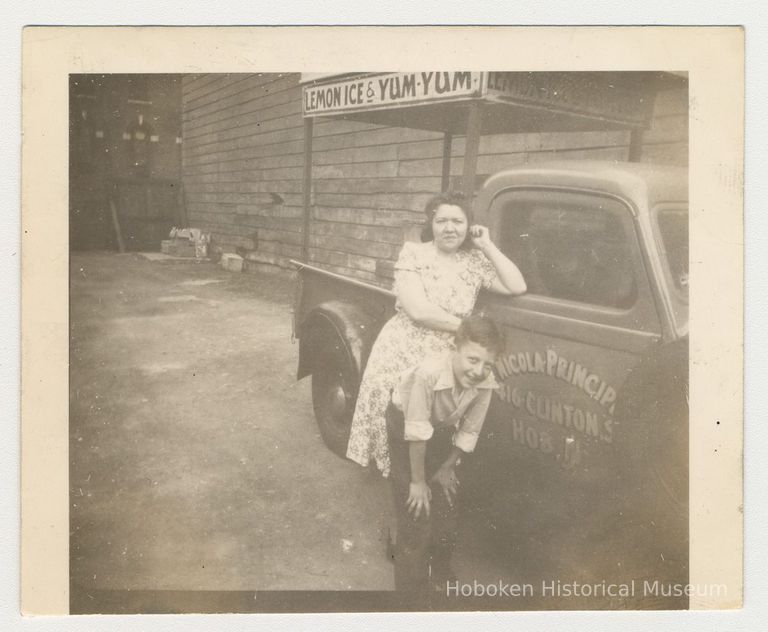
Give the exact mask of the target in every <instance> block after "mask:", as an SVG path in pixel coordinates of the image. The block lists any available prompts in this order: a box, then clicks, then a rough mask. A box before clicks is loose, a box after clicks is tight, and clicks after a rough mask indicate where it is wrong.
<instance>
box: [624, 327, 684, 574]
mask: <svg viewBox="0 0 768 632" xmlns="http://www.w3.org/2000/svg"><path fill="white" fill-rule="evenodd" d="M685 345H686V347H685V354H683V353H682V352H680V350H679V349H678V352H675V350H674V349H671V350H669V351H666V350H665V351H662V352H661V355H660V356H659V357H657V358H654V359H652V360H650V361H649V362H647V363H646V364H645V366H644V367H640V369H641V370H640V371H638V376H637V377H638V378H641V379H638V380H637V381H636V382H634V383H633V384H631V385H629V389H628V390H629V392H628V393H627V397H626V398H625V399H624V402H623V404H624V405H622V406H620V407H617V411H616V412H617V415H616V417H617V421H619V423H620V426H619V427H620V434H621V437H622V438H621V444H622V445H621V450H620V453H621V455H622V464H621V465H620V468H621V471H622V472H623V476H621V477H620V480H619V489H620V492H621V495H622V496H623V498H624V499H625V515H626V516H628V517H631V518H632V522H633V523H634V524H635V525H636V526H638V527H641V528H644V529H645V530H646V531H647V532H648V534H649V535H650V536H652V539H653V541H654V546H655V547H659V548H660V549H663V553H664V556H665V559H668V558H670V557H676V558H678V559H680V560H682V559H685V558H686V557H687V545H688V366H687V340H686V341H685Z"/></svg>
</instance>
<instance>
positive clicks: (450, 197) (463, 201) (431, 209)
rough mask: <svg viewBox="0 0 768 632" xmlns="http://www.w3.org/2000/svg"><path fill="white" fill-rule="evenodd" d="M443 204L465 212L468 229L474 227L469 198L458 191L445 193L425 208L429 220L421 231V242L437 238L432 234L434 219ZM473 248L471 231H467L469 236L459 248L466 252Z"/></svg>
mask: <svg viewBox="0 0 768 632" xmlns="http://www.w3.org/2000/svg"><path fill="white" fill-rule="evenodd" d="M443 204H448V205H449V206H458V207H459V208H460V209H461V210H462V211H463V212H464V216H465V217H466V218H467V228H469V227H470V226H471V225H472V223H473V218H472V209H471V208H470V205H469V202H468V201H467V198H466V197H465V196H464V194H463V193H458V192H457V191H443V192H442V193H438V194H437V195H435V196H434V197H431V198H429V200H427V203H426V205H425V206H424V213H425V214H426V216H427V219H426V221H425V222H424V227H423V228H422V229H421V241H432V240H433V239H434V238H435V236H434V234H433V233H432V219H433V218H434V217H435V212H436V211H437V209H438V208H439V207H440V206H442V205H443ZM471 247H472V240H471V239H470V238H469V230H467V236H466V237H465V239H464V241H463V242H462V243H461V245H460V246H459V248H463V249H465V250H466V249H469V248H471Z"/></svg>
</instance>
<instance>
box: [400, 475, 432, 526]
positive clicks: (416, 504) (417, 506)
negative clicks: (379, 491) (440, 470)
mask: <svg viewBox="0 0 768 632" xmlns="http://www.w3.org/2000/svg"><path fill="white" fill-rule="evenodd" d="M431 499H432V490H431V489H429V485H427V483H426V481H421V482H420V483H411V486H410V489H409V490H408V500H406V501H405V502H406V504H407V505H408V513H411V514H413V519H414V520H417V519H418V518H419V516H420V515H421V510H422V508H423V509H424V511H425V512H426V515H427V516H429V501H430V500H431Z"/></svg>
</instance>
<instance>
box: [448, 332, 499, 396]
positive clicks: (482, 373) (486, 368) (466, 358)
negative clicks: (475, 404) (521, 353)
mask: <svg viewBox="0 0 768 632" xmlns="http://www.w3.org/2000/svg"><path fill="white" fill-rule="evenodd" d="M495 362H496V354H495V353H494V352H493V351H491V350H490V349H486V348H485V347H483V346H482V345H479V344H477V343H476V342H472V341H471V340H469V341H467V342H465V343H463V344H462V345H461V346H459V347H458V348H457V349H456V353H454V354H453V377H454V378H455V379H456V381H457V382H458V383H459V384H461V387H462V388H471V387H473V386H476V385H477V384H479V383H480V382H482V381H483V380H484V379H485V378H487V377H488V375H490V373H491V370H492V369H493V364H494V363H495Z"/></svg>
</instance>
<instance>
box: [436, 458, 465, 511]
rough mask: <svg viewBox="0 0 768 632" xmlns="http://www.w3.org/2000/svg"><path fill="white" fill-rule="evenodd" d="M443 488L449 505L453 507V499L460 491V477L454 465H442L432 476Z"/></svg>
mask: <svg viewBox="0 0 768 632" xmlns="http://www.w3.org/2000/svg"><path fill="white" fill-rule="evenodd" d="M432 480H433V481H437V483H439V485H440V487H441V488H442V489H443V493H444V494H445V499H446V500H447V501H448V505H449V506H451V507H453V501H454V499H455V498H456V494H457V493H458V491H459V479H458V478H456V470H455V469H454V468H452V467H441V468H440V469H439V470H437V472H435V475H434V476H433V477H432Z"/></svg>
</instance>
